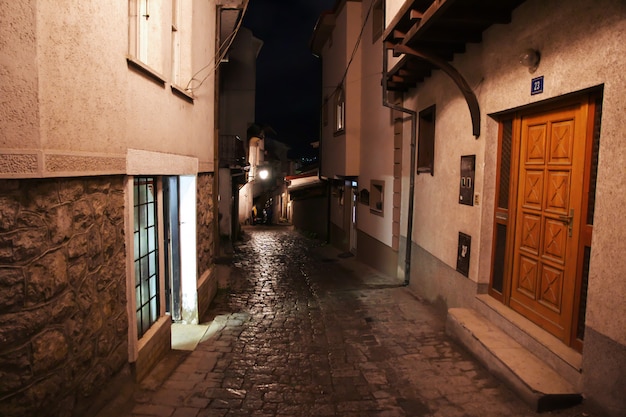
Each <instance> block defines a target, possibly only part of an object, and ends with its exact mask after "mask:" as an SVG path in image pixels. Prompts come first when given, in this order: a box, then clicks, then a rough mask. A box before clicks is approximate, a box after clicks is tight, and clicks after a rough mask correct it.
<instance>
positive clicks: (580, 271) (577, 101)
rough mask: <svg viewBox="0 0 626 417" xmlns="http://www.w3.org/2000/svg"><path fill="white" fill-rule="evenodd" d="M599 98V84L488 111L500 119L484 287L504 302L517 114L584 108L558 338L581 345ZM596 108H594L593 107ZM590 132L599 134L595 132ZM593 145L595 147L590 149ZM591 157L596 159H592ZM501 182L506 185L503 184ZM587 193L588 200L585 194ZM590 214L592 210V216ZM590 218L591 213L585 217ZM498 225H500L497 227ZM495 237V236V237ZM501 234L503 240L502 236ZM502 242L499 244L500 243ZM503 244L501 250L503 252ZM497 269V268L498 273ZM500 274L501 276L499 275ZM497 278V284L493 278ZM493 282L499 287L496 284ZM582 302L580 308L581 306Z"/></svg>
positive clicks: (510, 263)
mask: <svg viewBox="0 0 626 417" xmlns="http://www.w3.org/2000/svg"><path fill="white" fill-rule="evenodd" d="M601 104H602V86H600V87H595V88H592V89H588V90H584V91H581V92H577V93H572V94H569V95H567V96H564V97H558V98H555V99H551V100H546V101H544V102H541V103H535V104H532V105H529V106H525V107H522V108H518V109H513V110H510V111H506V112H501V113H498V114H492V115H490V116H491V117H493V118H494V119H496V121H498V123H499V130H498V155H497V165H496V192H495V196H494V197H495V198H494V206H495V210H494V223H493V224H494V227H493V237H492V239H493V240H492V242H493V245H492V253H491V258H492V268H491V274H490V280H489V287H488V293H489V295H491V296H492V297H493V298H495V299H497V300H499V301H500V302H502V303H503V304H505V305H506V306H509V305H510V299H511V283H512V274H513V270H512V268H513V259H512V258H513V249H514V242H515V237H516V233H515V230H514V227H515V219H516V218H517V212H516V208H517V197H518V190H519V184H518V179H519V170H520V146H521V129H522V119H523V118H524V117H529V116H532V115H536V114H545V113H550V112H556V111H558V110H559V109H562V108H565V107H569V106H572V105H579V106H581V111H583V112H586V114H585V116H586V131H585V141H586V142H585V161H584V164H583V190H582V194H583V195H582V203H581V210H580V215H579V216H577V217H578V219H577V220H576V221H577V222H578V223H579V224H578V227H579V230H580V236H579V242H578V248H577V264H576V277H575V281H574V297H573V305H572V306H571V309H572V314H571V322H570V323H569V326H570V331H569V334H570V336H569V338H568V340H562V341H563V342H564V343H565V344H567V345H568V346H570V347H572V348H574V349H576V350H578V351H582V346H583V339H582V337H581V335H580V334H578V333H579V332H577V328H578V324H579V323H580V322H581V321H582V322H584V316H585V311H584V303H585V302H586V281H587V278H588V270H586V271H585V268H586V267H587V266H588V263H587V261H588V256H587V257H586V256H584V255H585V253H584V251H585V249H589V251H590V248H591V236H592V232H593V225H592V224H588V219H589V218H590V216H589V210H590V209H591V210H593V201H594V200H593V198H594V197H593V193H590V190H592V189H595V181H596V173H595V171H594V170H592V167H597V147H598V141H599V123H600V121H601ZM598 110H599V112H598ZM505 123H510V130H511V132H510V135H511V138H510V141H511V142H510V144H511V153H510V161H508V163H506V162H503V155H502V149H503V142H504V141H505V140H506V138H505V133H504V130H505V129H504V124H505ZM595 135H598V137H597V138H596V137H595ZM594 146H595V147H596V149H595V150H594V149H593V148H594ZM594 158H595V160H594ZM506 165H508V166H509V172H508V174H509V175H508V180H509V182H508V184H507V181H506V180H503V179H502V174H503V170H504V171H505V170H506ZM503 187H504V188H506V190H503ZM503 192H507V193H508V199H506V196H505V200H507V201H506V207H501V206H500V203H501V202H500V201H499V200H500V198H499V197H500V194H501V193H503ZM590 199H591V200H590ZM591 217H592V216H591ZM590 221H591V222H593V219H592V218H591V220H590ZM498 226H501V227H500V229H499V228H498ZM502 227H504V228H505V229H504V230H505V232H504V233H505V238H504V239H502V235H498V231H499V230H500V231H501V230H502ZM499 239H500V241H498V240H499ZM502 240H503V241H502ZM502 245H504V248H503V247H502ZM502 249H504V256H503V257H502V253H503V252H502ZM498 274H502V276H501V277H498ZM498 279H501V281H498ZM498 282H499V283H500V284H496V283H498ZM497 287H498V288H497ZM581 303H582V307H583V308H582V309H581Z"/></svg>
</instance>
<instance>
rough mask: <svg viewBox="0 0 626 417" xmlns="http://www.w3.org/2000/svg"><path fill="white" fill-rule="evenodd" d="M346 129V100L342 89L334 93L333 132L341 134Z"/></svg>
mask: <svg viewBox="0 0 626 417" xmlns="http://www.w3.org/2000/svg"><path fill="white" fill-rule="evenodd" d="M345 127H346V98H345V94H344V91H343V87H340V88H338V89H337V91H336V92H335V132H336V133H337V132H343V130H344V129H345Z"/></svg>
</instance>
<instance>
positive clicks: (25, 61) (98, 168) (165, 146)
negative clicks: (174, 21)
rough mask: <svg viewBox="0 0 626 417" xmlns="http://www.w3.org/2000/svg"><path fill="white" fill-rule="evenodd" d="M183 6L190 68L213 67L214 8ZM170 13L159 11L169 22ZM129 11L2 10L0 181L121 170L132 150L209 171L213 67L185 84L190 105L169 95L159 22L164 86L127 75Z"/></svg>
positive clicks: (83, 5) (9, 6) (7, 6)
mask: <svg viewBox="0 0 626 417" xmlns="http://www.w3.org/2000/svg"><path fill="white" fill-rule="evenodd" d="M165 3H168V4H169V2H165ZM165 3H164V4H165ZM189 4H190V5H191V6H192V10H191V12H192V13H193V18H192V22H193V23H192V24H193V28H192V31H193V36H194V42H193V46H192V48H193V50H192V53H193V60H192V61H193V64H192V67H193V70H194V71H197V70H199V69H201V68H202V67H204V66H207V65H209V64H210V63H211V62H212V60H213V56H214V51H215V45H214V42H213V39H214V35H215V1H214V0H211V1H202V0H193V1H192V2H190V3H189ZM155 7H156V6H155ZM171 10H172V8H171V6H170V7H166V6H163V8H162V14H163V18H164V19H165V20H166V21H167V20H168V19H170V18H171ZM128 11H129V5H128V2H127V1H121V2H114V3H107V2H101V1H96V0H90V1H78V0H61V1H50V0H30V1H28V0H19V1H15V2H2V3H1V4H0V14H1V15H3V16H8V18H10V19H11V21H10V22H6V23H7V24H4V23H3V25H2V27H0V38H1V39H3V40H5V39H6V40H7V42H2V49H1V50H0V65H2V71H1V72H0V81H1V82H0V85H2V86H3V87H2V88H3V94H2V95H3V96H4V97H10V100H3V101H2V103H0V137H2V142H1V143H0V177H8V178H15V177H17V178H19V177H29V176H31V177H32V176H57V175H81V174H86V175H97V174H99V173H124V172H125V162H124V161H125V157H126V152H127V150H128V149H131V148H133V149H140V150H145V151H150V152H158V153H164V154H172V155H182V156H189V157H194V158H197V159H198V165H199V170H200V171H211V170H213V135H214V132H213V128H212V126H213V118H214V115H213V106H214V100H213V95H214V86H213V84H214V83H213V75H212V73H211V72H210V68H211V67H212V66H211V65H209V67H208V69H207V70H204V71H203V72H201V73H199V74H198V76H197V77H196V78H198V79H201V78H204V77H205V76H207V75H208V77H207V79H206V80H205V81H204V83H203V84H202V86H198V85H199V83H198V82H194V83H192V84H191V85H192V86H195V87H197V88H195V89H194V91H193V95H194V97H195V100H194V104H189V103H188V102H186V101H184V100H182V99H181V98H179V97H177V96H175V95H174V94H173V93H172V91H171V89H170V75H171V71H170V70H171V68H170V67H169V65H170V62H171V54H170V52H169V51H170V46H171V42H170V41H169V39H170V36H171V26H170V25H164V27H163V28H162V33H161V35H162V37H163V39H165V40H166V41H164V42H163V45H164V48H163V56H162V63H163V72H162V74H161V75H162V76H163V77H164V78H165V81H166V82H165V87H163V86H160V85H157V84H156V83H154V82H152V81H150V80H148V79H147V78H146V77H144V76H143V75H140V74H139V73H137V72H136V71H134V70H132V69H130V68H129V67H128V65H127V62H126V57H127V55H128V54H129V45H128V37H129V35H128V32H129V26H128V22H129V16H128ZM68 40H69V42H68ZM185 84H186V83H185ZM63 160H65V161H69V160H71V161H72V162H71V164H70V163H67V164H66V165H65V166H64V165H63ZM163 174H166V172H163Z"/></svg>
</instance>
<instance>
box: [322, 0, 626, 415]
mask: <svg viewBox="0 0 626 417" xmlns="http://www.w3.org/2000/svg"><path fill="white" fill-rule="evenodd" d="M379 4H383V5H384V6H383V7H384V13H383V14H384V16H383V17H382V19H383V21H384V29H383V35H382V41H381V42H380V44H379V49H378V52H377V53H375V52H374V51H373V50H371V49H369V48H371V46H372V44H371V38H370V37H369V34H368V30H369V29H368V27H372V28H374V27H376V24H375V23H373V22H367V21H366V19H371V18H373V16H376V15H377V11H376V10H377V8H379V7H380V6H379ZM351 10H354V12H353V15H354V16H357V17H360V22H354V21H353V20H352V19H346V18H345V16H344V14H345V13H348V14H349V13H350V11H351ZM362 28H363V30H362ZM625 28H626V7H625V5H624V3H623V2H621V1H616V0H606V1H601V2H590V1H583V0H580V1H574V2H571V1H569V2H565V1H554V2H549V3H545V2H540V1H535V0H527V1H499V2H490V1H487V2H485V1H470V2H457V1H443V2H433V1H429V0H424V1H420V0H406V1H403V0H387V1H385V2H376V1H374V2H371V1H365V0H364V1H338V2H337V5H336V7H335V9H334V10H333V11H332V12H329V13H328V14H326V15H323V16H322V17H321V18H320V21H319V23H318V27H317V28H316V33H315V35H314V41H313V43H312V46H313V50H314V51H315V52H316V53H318V54H320V55H321V56H322V58H323V65H324V86H325V87H326V88H332V89H334V88H335V87H336V86H337V85H338V84H339V80H340V79H341V75H342V74H343V73H344V71H346V68H347V74H348V76H347V77H346V78H345V80H346V81H345V85H346V87H344V88H345V89H344V93H345V96H344V98H345V102H344V103H343V104H341V103H340V105H337V101H335V102H334V103H335V104H333V105H332V106H331V109H332V110H331V112H329V114H330V116H329V123H333V118H335V120H337V119H336V116H333V112H337V111H345V139H344V135H340V134H337V132H339V130H337V129H334V131H333V130H324V129H323V130H322V131H323V132H324V133H323V137H322V145H321V146H322V174H323V175H326V176H328V177H329V178H338V179H342V180H345V179H347V180H349V181H350V184H358V185H357V187H358V192H357V193H355V195H357V197H358V198H359V199H360V201H359V202H358V203H357V204H356V206H357V207H359V209H357V217H356V219H357V221H356V228H357V233H356V236H358V239H357V242H358V243H357V244H356V245H352V246H355V249H356V253H357V257H358V256H360V252H361V247H362V246H365V247H366V248H367V245H362V243H361V242H362V241H368V240H370V238H375V241H376V244H377V246H378V249H377V252H379V254H381V255H379V258H381V259H382V258H385V256H384V255H382V254H386V253H387V254H389V255H390V256H389V257H387V258H388V259H393V257H394V256H395V257H396V260H397V262H396V266H397V268H396V271H397V274H398V277H399V278H402V279H404V281H405V283H406V284H407V285H408V286H409V288H410V289H411V290H412V291H415V292H416V293H417V294H419V295H420V296H421V297H423V298H424V299H426V300H428V301H430V302H432V303H434V304H435V305H438V306H440V307H441V308H443V309H447V310H448V315H449V322H450V321H451V322H453V323H455V322H456V321H457V320H461V319H460V318H459V317H460V316H458V315H462V314H465V312H471V314H472V315H473V316H472V317H474V316H476V317H478V318H479V319H480V320H483V321H484V323H486V324H485V326H487V327H490V328H491V327H493V328H498V329H499V331H500V330H502V331H503V334H505V335H506V337H511V338H513V339H515V340H516V343H520V344H521V345H522V346H523V347H524V348H525V349H527V350H529V351H530V352H532V354H533V355H535V356H536V357H537V358H539V359H540V360H541V361H544V363H545V364H546V368H550V369H554V370H555V372H556V373H557V374H559V375H560V376H561V377H563V378H564V379H565V380H566V381H567V382H568V383H569V384H571V386H572V389H573V392H577V393H580V394H581V396H582V397H583V398H584V399H585V401H588V402H589V403H592V404H594V405H595V406H597V407H598V408H599V409H600V410H602V412H605V413H606V414H607V415H612V416H613V415H614V416H617V415H623V414H624V412H626V403H625V402H624V396H623V393H622V391H623V390H622V388H621V387H622V385H623V384H622V383H621V382H620V381H623V380H624V378H625V376H626V325H625V322H624V313H625V311H624V310H625V307H624V303H623V302H622V299H623V296H624V294H625V293H626V281H625V280H624V278H623V277H624V275H625V272H626V264H624V261H623V257H622V256H620V255H619V254H620V253H621V251H622V246H624V242H623V239H622V238H621V236H622V235H623V234H624V230H625V227H626V224H625V223H624V221H623V220H622V216H621V214H620V207H622V206H623V205H624V204H625V203H626V193H624V192H623V191H622V190H623V188H624V176H623V175H622V173H623V171H624V169H623V166H624V162H625V161H624V155H625V148H624V144H623V141H622V140H621V138H622V136H623V135H622V134H621V133H620V132H621V131H622V129H623V127H624V121H623V114H624V103H623V101H624V97H626V82H625V81H626V80H625V79H624V75H623V72H622V71H621V69H620V68H622V67H623V66H624V64H625V62H624V59H623V56H624V54H623V52H624V44H625V43H624V41H625V39H624V33H626V32H625V30H624V29H625ZM360 33H361V34H360ZM316 41H317V43H316ZM383 42H384V47H383ZM344 43H345V45H344ZM355 45H359V46H358V48H359V50H360V52H358V51H357V52H356V53H355V54H354V55H353V54H352V51H353V48H355ZM376 56H378V57H380V58H375V57H376ZM365 57H367V59H365ZM359 58H360V61H361V63H360V65H359V64H358V62H359ZM366 61H368V63H366ZM375 61H376V63H374V62H375ZM349 62H351V64H350V65H348V63H349ZM380 62H382V65H379V63H380ZM370 66H371V67H370ZM351 73H352V75H351ZM351 77H352V78H351ZM370 77H372V78H374V79H375V82H372V83H371V84H368V81H367V80H368V79H369V78H370ZM351 79H352V80H354V84H355V85H360V86H361V90H360V92H358V93H357V94H355V93H352V94H351V91H350V88H351V87H349V85H350V80H351ZM357 80H358V81H357ZM381 84H382V85H381ZM374 91H375V92H376V93H374ZM325 94H328V93H325ZM377 95H378V98H379V99H378V100H376V96H377ZM376 101H378V103H376ZM332 103H333V102H332V101H331V104H332ZM388 105H391V107H392V108H393V109H394V110H395V111H394V112H391V113H390V110H389V108H388V107H386V106H388ZM342 106H343V107H345V109H342ZM354 108H357V109H360V110H354ZM350 126H354V128H353V129H354V130H352V131H351V130H350ZM335 127H336V126H335ZM350 134H352V135H353V136H352V137H350ZM344 140H345V142H342V141H344ZM334 147H339V148H341V149H340V150H339V151H335V150H333V151H330V154H329V153H328V150H329V149H334ZM337 158H341V160H338V159H337ZM398 158H399V162H400V163H399V164H398V163H397V162H398ZM344 177H345V178H344ZM397 178H399V179H400V180H399V181H396V179H397ZM373 180H378V182H374V181H373ZM370 183H371V184H370ZM381 183H382V184H381ZM346 184H347V183H346ZM375 187H379V191H380V189H382V190H384V192H383V193H382V194H383V198H381V197H380V196H378V195H373V194H375V193H376V192H377V191H376V190H375ZM363 191H365V192H363ZM396 192H397V194H396ZM340 194H342V193H339V192H337V193H336V196H337V198H339V197H340ZM347 194H348V193H346V192H344V193H343V204H344V207H345V204H346V196H347ZM363 198H367V199H368V200H369V204H368V205H367V206H366V205H365V204H363ZM373 199H374V200H375V202H381V203H382V207H383V211H384V216H387V213H388V211H387V210H388V208H390V209H392V210H394V213H395V210H396V209H397V210H398V213H399V221H398V223H396V221H395V219H388V220H385V221H383V222H381V223H380V226H381V227H376V226H375V223H372V222H370V221H369V220H368V216H367V215H363V214H362V211H361V210H360V208H361V207H362V208H363V209H365V208H367V210H370V211H373V212H375V211H376V209H377V207H376V206H372V201H373ZM389 199H391V200H393V201H392V202H390V201H389ZM380 200H382V201H380ZM337 201H339V200H337ZM337 204H339V203H337ZM332 210H333V209H331V223H333V224H334V225H333V224H331V230H332V228H336V226H335V225H338V224H346V223H345V221H344V222H343V223H341V219H340V218H339V217H337V215H335V214H333V211H332ZM340 212H341V213H343V214H342V215H343V216H344V218H345V216H346V214H345V213H346V211H345V210H343V211H342V210H341V209H339V207H337V213H340ZM390 214H391V213H390ZM383 218H384V217H383ZM338 219H339V220H338ZM396 224H397V226H396ZM383 225H384V226H383ZM396 232H398V233H399V239H398V241H397V242H395V241H394V239H395V235H396ZM342 233H343V234H344V236H346V235H349V231H348V228H347V227H343V228H342ZM364 235H367V238H364ZM339 243H340V244H341V242H339ZM396 243H397V245H396ZM367 258H368V259H369V260H370V263H373V264H374V266H377V267H378V268H379V269H381V270H385V271H388V270H389V269H388V268H386V267H385V265H386V264H387V262H379V263H378V265H375V262H373V260H374V259H376V257H375V256H369V255H368V256H367ZM467 314H470V313H467Z"/></svg>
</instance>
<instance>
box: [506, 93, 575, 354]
mask: <svg viewBox="0 0 626 417" xmlns="http://www.w3.org/2000/svg"><path fill="white" fill-rule="evenodd" d="M584 107H585V105H584V104H580V105H576V106H573V107H568V108H564V109H561V110H558V111H552V112H546V113H541V114H536V115H533V116H530V117H524V118H522V121H521V129H520V131H521V138H520V148H519V172H518V178H517V204H516V208H515V211H516V215H515V225H514V230H515V235H514V242H513V256H512V260H513V267H512V278H511V286H510V300H509V303H510V306H511V308H513V309H514V310H516V311H518V312H519V313H521V314H523V315H524V316H526V317H527V318H529V319H530V320H532V321H533V322H535V323H536V324H538V325H539V326H541V327H543V328H544V329H546V330H548V331H549V332H550V333H552V334H554V335H555V336H556V337H558V338H560V339H561V340H563V341H564V342H565V343H568V344H569V342H570V336H571V333H572V314H573V309H574V301H575V290H576V268H577V256H578V254H577V251H578V239H579V234H580V215H581V202H582V192H583V178H584V177H583V175H584V167H585V139H586V131H587V129H586V123H587V120H586V117H587V116H586V114H587V113H586V108H584Z"/></svg>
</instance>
